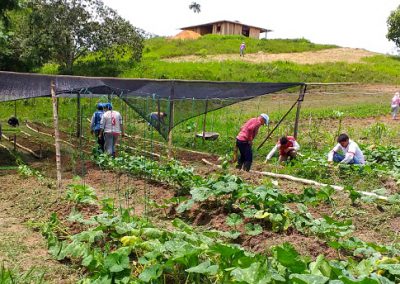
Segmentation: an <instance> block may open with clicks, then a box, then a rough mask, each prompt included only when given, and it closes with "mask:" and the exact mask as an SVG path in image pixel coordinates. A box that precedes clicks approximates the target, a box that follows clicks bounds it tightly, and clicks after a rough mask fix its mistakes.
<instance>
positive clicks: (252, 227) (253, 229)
mask: <svg viewBox="0 0 400 284" xmlns="http://www.w3.org/2000/svg"><path fill="white" fill-rule="evenodd" d="M245 228H246V234H248V235H250V236H257V235H259V234H261V233H262V232H263V229H262V227H261V226H260V225H259V224H252V223H248V224H246V225H245Z"/></svg>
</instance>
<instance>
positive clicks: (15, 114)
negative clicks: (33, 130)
mask: <svg viewBox="0 0 400 284" xmlns="http://www.w3.org/2000/svg"><path fill="white" fill-rule="evenodd" d="M14 117H17V101H16V100H15V101H14Z"/></svg>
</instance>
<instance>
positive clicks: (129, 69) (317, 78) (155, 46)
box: [38, 35, 400, 84]
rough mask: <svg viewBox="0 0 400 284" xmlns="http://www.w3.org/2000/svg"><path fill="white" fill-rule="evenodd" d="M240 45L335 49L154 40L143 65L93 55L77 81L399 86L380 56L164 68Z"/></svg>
mask: <svg viewBox="0 0 400 284" xmlns="http://www.w3.org/2000/svg"><path fill="white" fill-rule="evenodd" d="M242 41H245V42H246V45H247V53H257V52H264V53H268V54H277V53H299V52H311V53H309V54H307V56H311V57H312V56H313V52H318V51H321V50H327V49H332V48H337V46H334V45H321V44H314V43H311V42H309V41H308V40H306V39H271V40H265V39H261V40H257V39H250V38H245V37H241V36H216V35H208V36H203V37H201V38H199V39H197V40H172V39H169V38H163V37H158V38H152V39H148V40H146V42H145V47H144V50H143V58H142V61H141V62H140V63H137V64H135V65H132V64H130V63H129V62H127V60H125V59H124V58H120V59H119V60H118V61H115V62H102V61H99V60H97V59H96V56H95V55H91V56H88V57H86V58H83V59H81V60H79V61H78V62H77V66H76V68H75V74H76V75H93V76H119V77H131V78H156V79H187V80H212V81H247V82H252V81H254V82H256V81H258V82H360V83H384V84H400V76H399V70H400V57H398V56H386V55H381V54H377V55H374V56H370V57H365V58H362V59H361V60H360V61H359V62H356V63H348V62H346V61H345V60H343V62H323V63H315V64H299V63H295V62H292V61H289V60H280V61H273V62H268V63H252V62H245V61H243V60H240V57H239V56H238V58H237V60H236V59H234V60H226V61H223V62H219V61H210V62H179V61H178V62H166V60H165V59H168V58H177V57H179V56H186V55H195V56H197V57H199V58H202V57H203V58H207V57H208V56H214V55H218V54H235V53H236V54H237V53H238V47H239V45H240V43H241V42H242ZM38 71H39V72H41V73H57V66H55V65H53V64H48V65H46V66H44V67H43V68H41V70H38Z"/></svg>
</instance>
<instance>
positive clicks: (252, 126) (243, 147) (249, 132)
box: [236, 113, 269, 171]
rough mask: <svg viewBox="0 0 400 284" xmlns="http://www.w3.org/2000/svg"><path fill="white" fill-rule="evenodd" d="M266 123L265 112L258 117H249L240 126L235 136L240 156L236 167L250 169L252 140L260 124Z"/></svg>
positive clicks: (267, 121) (267, 119)
mask: <svg viewBox="0 0 400 284" xmlns="http://www.w3.org/2000/svg"><path fill="white" fill-rule="evenodd" d="M268 123H269V116H268V115H267V114H265V113H262V114H260V116H259V117H254V118H251V119H249V120H248V121H247V122H246V123H245V124H243V126H242V127H241V128H240V132H239V134H238V135H237V136H236V147H237V149H239V152H240V157H239V159H238V164H237V166H236V168H237V169H244V170H245V171H250V168H251V164H252V163H253V150H252V147H251V146H252V144H253V140H254V138H255V137H256V136H257V134H258V129H259V128H260V127H261V125H268Z"/></svg>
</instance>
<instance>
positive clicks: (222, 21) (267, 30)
mask: <svg viewBox="0 0 400 284" xmlns="http://www.w3.org/2000/svg"><path fill="white" fill-rule="evenodd" d="M224 22H226V23H232V24H239V25H242V26H248V27H251V28H257V29H259V30H260V32H262V33H264V32H272V30H269V29H265V28H261V27H257V26H253V25H246V24H244V23H241V22H239V21H228V20H221V21H215V22H210V23H205V24H200V25H193V26H188V27H183V28H180V29H181V30H186V29H192V28H197V27H204V26H209V25H213V24H217V23H224Z"/></svg>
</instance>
